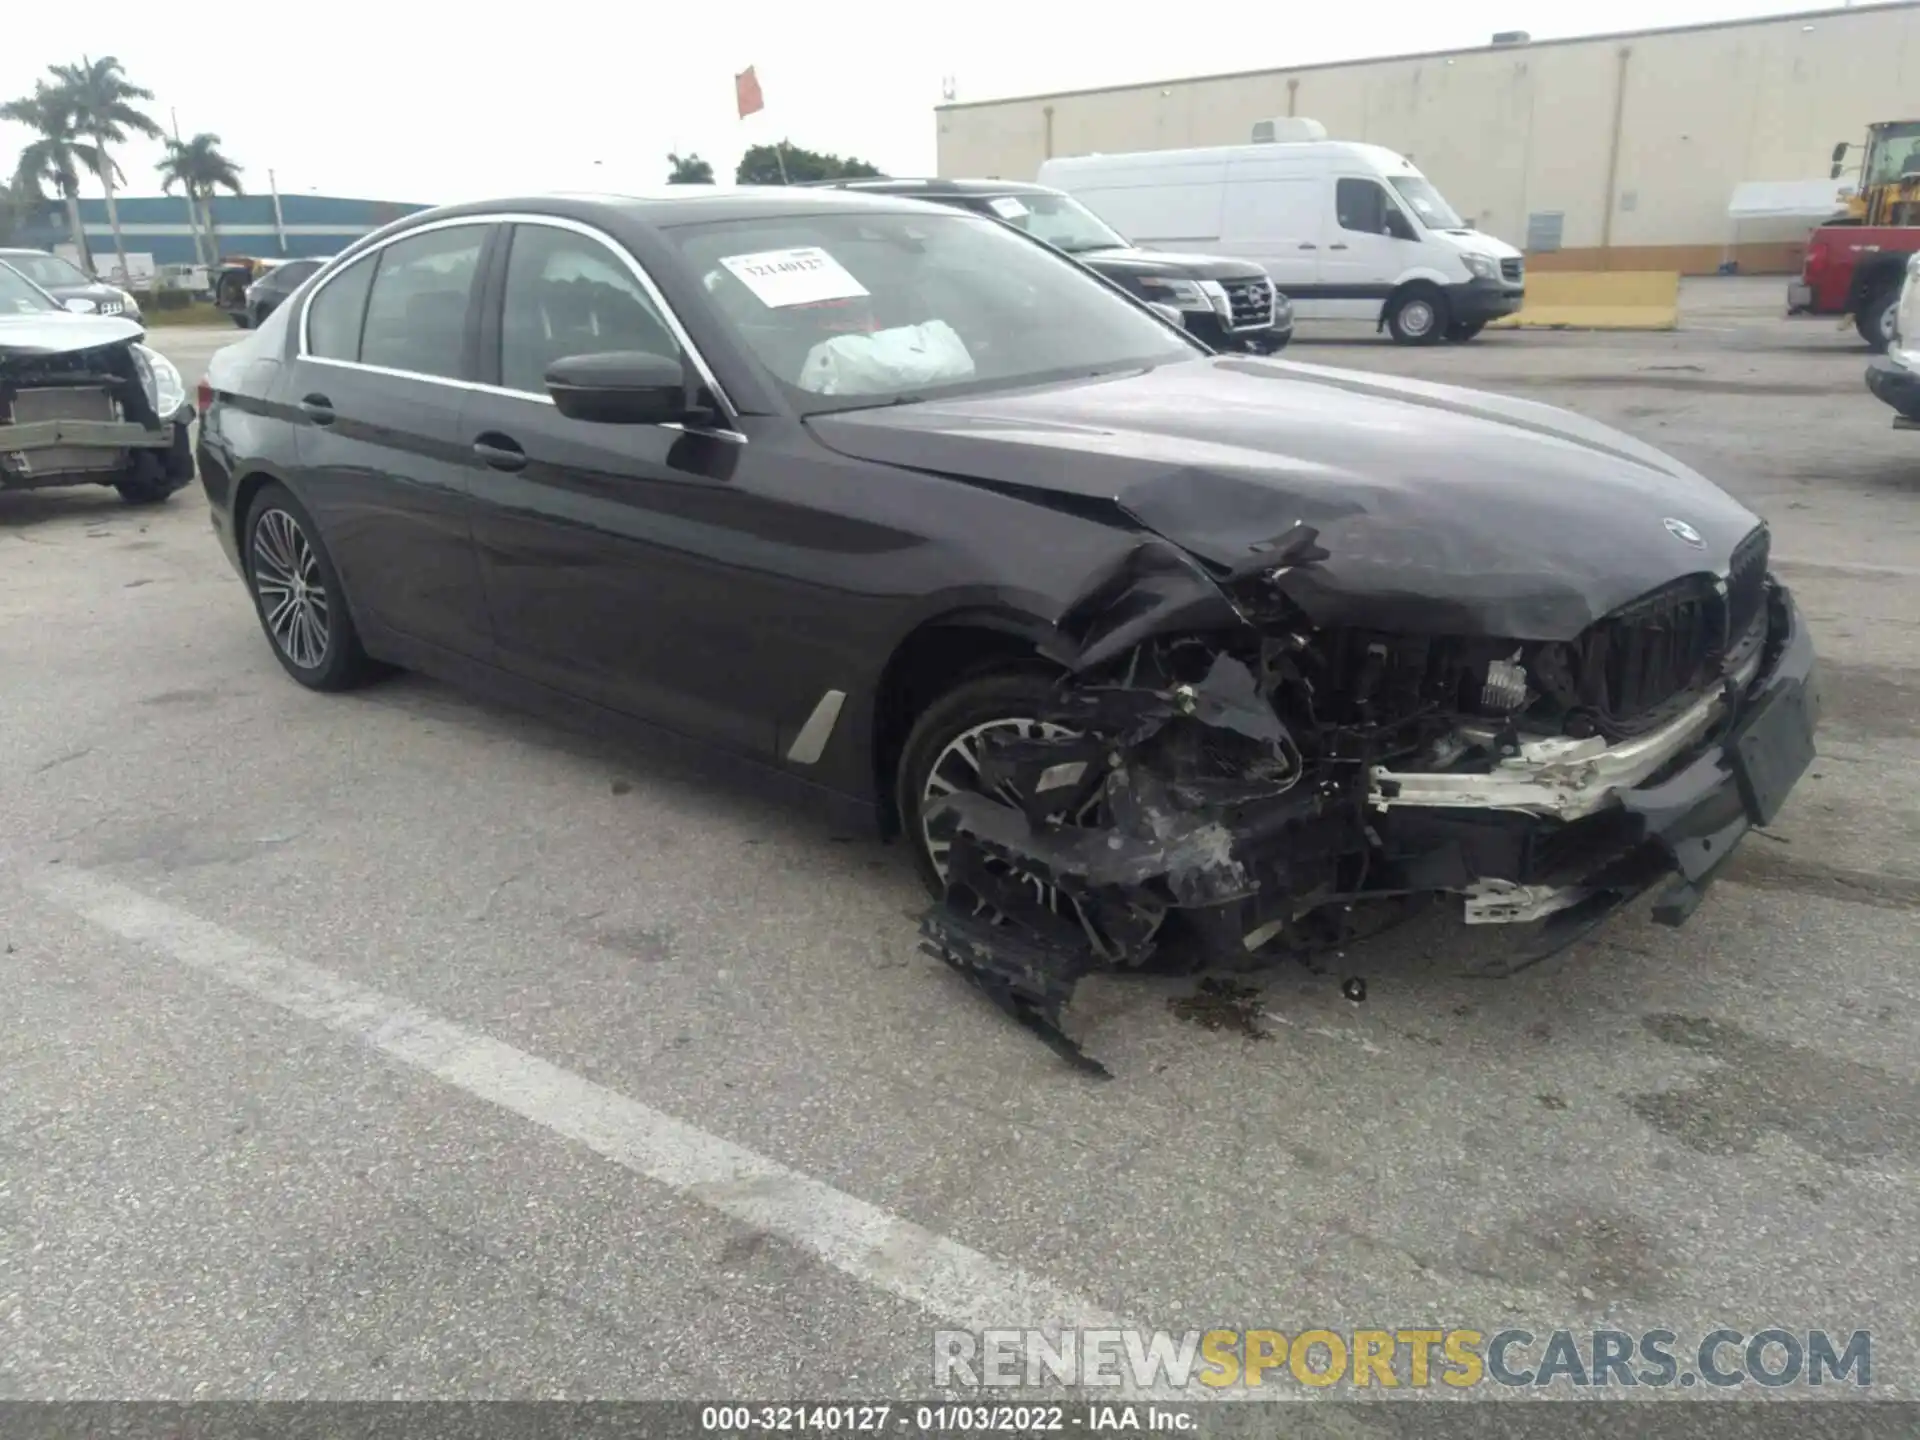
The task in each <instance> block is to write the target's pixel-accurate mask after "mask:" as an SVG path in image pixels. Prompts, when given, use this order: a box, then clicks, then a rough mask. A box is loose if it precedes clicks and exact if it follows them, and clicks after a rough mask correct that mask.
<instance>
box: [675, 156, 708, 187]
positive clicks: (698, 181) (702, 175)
mask: <svg viewBox="0 0 1920 1440" xmlns="http://www.w3.org/2000/svg"><path fill="white" fill-rule="evenodd" d="M667 164H668V165H670V166H672V167H673V168H672V171H671V173H670V174H668V176H667V183H668V184H669V185H711V184H713V166H712V165H710V164H708V163H707V162H706V161H705V160H702V159H701V158H700V157H699V156H698V155H673V154H669V155H668V156H667Z"/></svg>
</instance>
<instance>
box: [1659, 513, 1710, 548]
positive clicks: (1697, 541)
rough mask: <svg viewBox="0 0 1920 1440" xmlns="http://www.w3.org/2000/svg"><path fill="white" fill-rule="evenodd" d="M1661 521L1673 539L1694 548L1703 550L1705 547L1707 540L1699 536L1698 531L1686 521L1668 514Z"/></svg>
mask: <svg viewBox="0 0 1920 1440" xmlns="http://www.w3.org/2000/svg"><path fill="white" fill-rule="evenodd" d="M1661 523H1662V524H1664V525H1665V526H1666V527H1667V533H1668V534H1669V535H1671V536H1673V538H1674V539H1676V540H1679V541H1681V542H1682V543H1684V544H1687V545H1691V546H1692V547H1693V548H1694V549H1696V550H1704V549H1706V548H1707V542H1706V541H1705V540H1703V539H1701V538H1700V532H1699V531H1698V530H1696V529H1694V528H1693V527H1692V526H1691V525H1689V524H1687V522H1686V521H1684V520H1675V519H1673V518H1672V517H1671V516H1669V517H1668V518H1667V519H1666V520H1664V521H1662V522H1661Z"/></svg>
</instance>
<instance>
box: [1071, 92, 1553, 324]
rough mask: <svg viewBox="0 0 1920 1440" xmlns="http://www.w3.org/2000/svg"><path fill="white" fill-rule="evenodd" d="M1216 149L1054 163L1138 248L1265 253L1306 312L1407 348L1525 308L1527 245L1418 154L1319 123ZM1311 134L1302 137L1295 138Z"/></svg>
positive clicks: (1276, 128)
mask: <svg viewBox="0 0 1920 1440" xmlns="http://www.w3.org/2000/svg"><path fill="white" fill-rule="evenodd" d="M1255 134H1256V135H1262V134H1270V135H1275V136H1276V137H1277V138H1275V139H1273V140H1269V141H1265V142H1264V143H1256V144H1251V145H1223V146H1217V147H1213V148H1210V149H1205V150H1151V151H1144V152H1142V153H1139V154H1134V155H1076V156H1071V157H1067V158H1062V159H1056V160H1049V161H1047V162H1046V163H1045V164H1043V165H1042V166H1041V167H1040V175H1039V181H1040V183H1041V184H1042V185H1050V186H1052V187H1053V188H1055V189H1057V190H1065V191H1066V192H1067V193H1069V194H1070V195H1072V196H1074V198H1076V199H1077V200H1079V201H1080V202H1081V203H1082V204H1083V205H1085V206H1086V207H1087V208H1088V209H1089V210H1092V211H1093V212H1094V213H1095V214H1096V215H1098V216H1099V217H1100V218H1101V219H1103V220H1105V221H1106V222H1107V223H1108V224H1109V225H1111V226H1113V227H1114V228H1115V229H1116V230H1118V231H1120V233H1121V234H1123V235H1126V236H1129V237H1130V238H1131V239H1132V240H1133V242H1134V243H1135V244H1136V245H1139V246H1141V247H1143V248H1146V249H1153V248H1156V247H1167V248H1174V247H1178V248H1181V249H1188V250H1190V249H1195V248H1199V247H1202V246H1204V247H1205V248H1206V249H1207V250H1208V251H1209V252H1211V253H1213V254H1217V255H1229V256H1234V257H1237V258H1242V259H1248V260H1255V261H1258V262H1259V263H1260V264H1262V265H1264V266H1265V267H1266V269H1267V273H1268V274H1269V275H1271V276H1273V279H1274V283H1275V284H1276V285H1278V286H1279V288H1280V290H1281V291H1282V292H1283V293H1285V294H1286V295H1288V296H1290V297H1292V299H1293V306H1294V314H1295V316H1296V317H1297V318H1299V319H1302V320H1315V319H1319V320H1373V321H1375V322H1376V323H1377V324H1378V325H1380V326H1384V327H1385V328H1386V329H1387V330H1389V331H1391V332H1392V334H1393V338H1394V339H1395V340H1398V341H1399V342H1401V343H1402V344H1405V345H1423V344H1431V343H1433V342H1435V341H1438V340H1443V339H1444V340H1452V341H1456V342H1458V341H1465V340H1471V339H1472V338H1473V337H1474V336H1475V335H1478V334H1479V333H1480V330H1481V327H1483V326H1484V325H1485V324H1486V323H1487V322H1488V321H1489V320H1495V319H1498V318H1499V317H1500V316H1503V315H1511V314H1512V313H1513V312H1514V311H1516V310H1518V309H1519V308H1520V300H1521V296H1522V294H1523V293H1524V289H1525V270H1524V265H1525V262H1524V260H1523V259H1522V257H1521V254H1520V252H1519V251H1518V250H1516V249H1514V248H1513V246H1511V245H1509V244H1507V243H1506V242H1504V241H1501V240H1496V239H1494V238H1493V236H1491V235H1483V234H1481V233H1480V232H1479V231H1477V230H1475V229H1473V228H1472V227H1471V226H1470V225H1468V224H1467V222H1466V221H1464V220H1462V219H1461V218H1460V216H1459V215H1458V214H1456V213H1455V212H1454V209H1453V207H1452V206H1451V205H1449V204H1447V202H1446V200H1445V199H1444V198H1442V196H1441V194H1440V192H1439V191H1438V190H1436V189H1435V188H1434V187H1433V185H1432V183H1431V182H1430V181H1429V180H1428V179H1427V178H1426V176H1424V175H1422V174H1421V173H1420V172H1419V170H1417V169H1416V168H1415V167H1414V166H1413V164H1412V162H1410V161H1408V160H1406V159H1405V158H1404V157H1402V156H1399V155H1396V154H1395V153H1394V152H1393V151H1391V150H1386V149H1383V148H1382V147H1380V146H1378V145H1357V144H1350V143H1348V142H1345V141H1338V140H1327V139H1324V138H1318V137H1323V136H1324V135H1325V134H1326V131H1325V130H1324V129H1322V128H1321V127H1320V126H1319V125H1318V124H1317V123H1315V122H1313V121H1300V120H1275V121H1266V122H1263V123H1262V124H1261V125H1259V126H1256V127H1255ZM1301 135H1304V136H1308V137H1312V138H1303V139H1296V138H1289V137H1292V136H1301Z"/></svg>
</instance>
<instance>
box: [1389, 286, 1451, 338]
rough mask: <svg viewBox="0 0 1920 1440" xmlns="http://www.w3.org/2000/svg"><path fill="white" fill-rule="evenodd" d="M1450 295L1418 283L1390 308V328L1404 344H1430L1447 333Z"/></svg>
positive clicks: (1394, 335) (1392, 333)
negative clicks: (1448, 296)
mask: <svg viewBox="0 0 1920 1440" xmlns="http://www.w3.org/2000/svg"><path fill="white" fill-rule="evenodd" d="M1449 323H1450V321H1449V319H1448V316H1447V297H1446V296H1444V295H1442V294H1441V293H1440V292H1439V291H1438V290H1435V289H1434V288H1433V287H1432V286H1430V285H1416V286H1414V287H1413V288H1411V289H1409V290H1407V291H1406V292H1405V293H1404V294H1402V295H1401V296H1400V298H1399V299H1397V300H1395V301H1394V302H1393V307H1392V309H1390V310H1388V311H1387V330H1388V332H1389V333H1390V334H1391V335H1392V336H1393V338H1394V340H1395V341H1396V342H1397V343H1399V344H1401V345H1431V344H1433V343H1434V342H1435V341H1437V340H1438V339H1440V337H1441V336H1443V335H1445V334H1446V332H1447V326H1448V325H1449Z"/></svg>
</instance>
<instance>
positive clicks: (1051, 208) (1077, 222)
mask: <svg viewBox="0 0 1920 1440" xmlns="http://www.w3.org/2000/svg"><path fill="white" fill-rule="evenodd" d="M987 208H988V209H989V210H991V211H993V213H994V214H995V215H998V216H999V217H1000V218H1001V219H1002V220H1004V221H1006V222H1007V223H1008V224H1009V225H1014V226H1018V227H1019V228H1020V229H1022V230H1024V231H1026V232H1027V233H1028V234H1029V235H1031V236H1033V237H1034V239H1036V240H1044V241H1046V242H1047V243H1048V244H1049V245H1051V246H1053V247H1054V248H1055V249H1058V250H1064V251H1066V252H1067V253H1068V254H1069V255H1084V254H1085V253H1086V252H1088V251H1089V250H1124V249H1127V248H1128V246H1127V239H1126V237H1125V236H1124V235H1122V234H1120V232H1119V231H1117V230H1115V229H1114V228H1113V227H1112V226H1111V225H1109V224H1107V222H1106V221H1104V220H1102V219H1101V218H1100V217H1099V216H1098V215H1096V214H1094V213H1093V212H1092V211H1091V210H1089V209H1087V207H1086V206H1084V205H1082V204H1081V203H1080V202H1079V201H1078V200H1076V199H1074V198H1073V197H1072V196H1071V195H1000V196H996V197H995V198H993V199H991V200H989V201H987Z"/></svg>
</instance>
